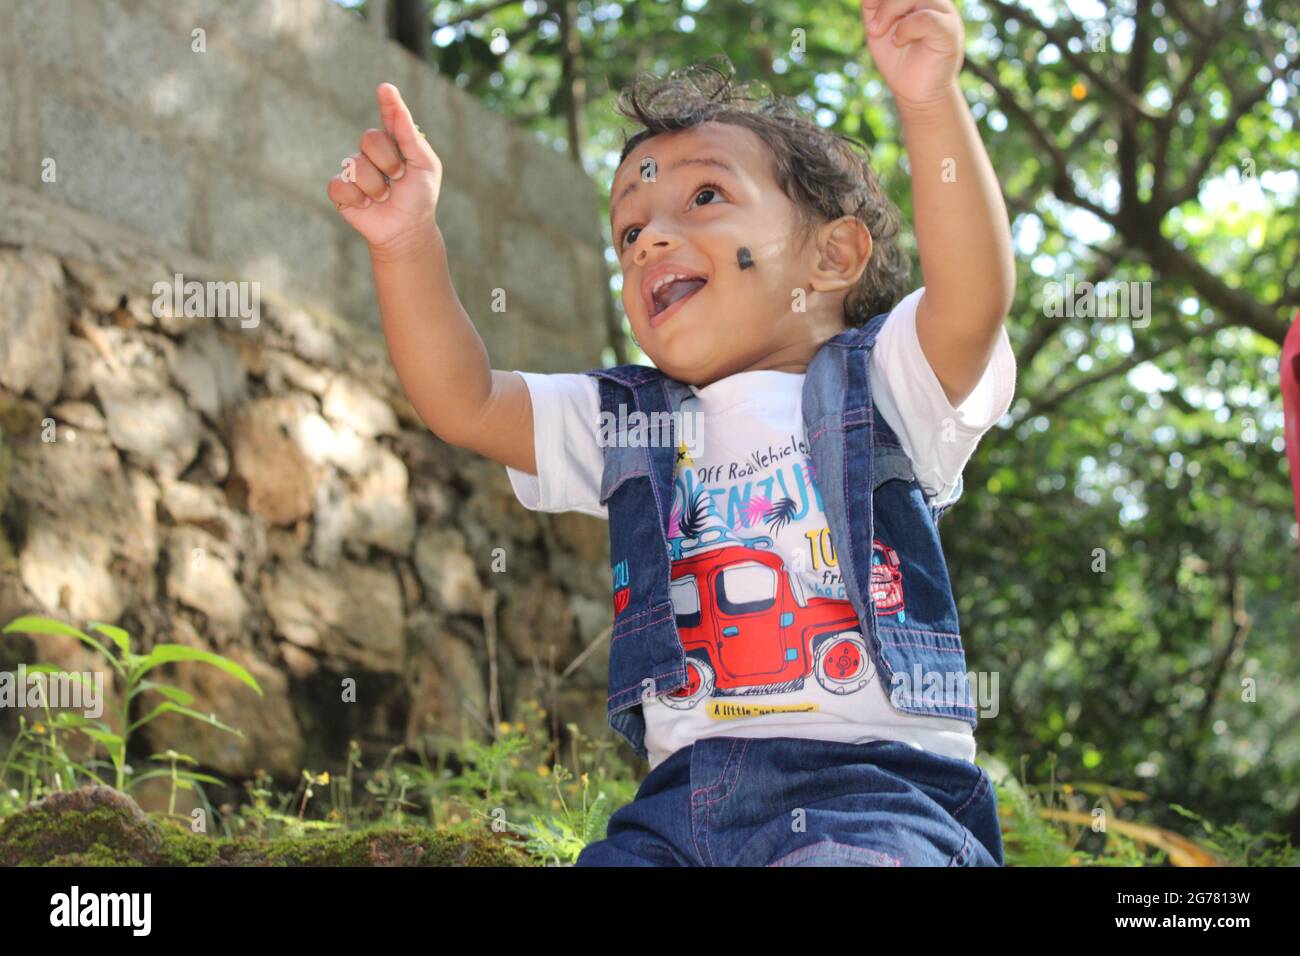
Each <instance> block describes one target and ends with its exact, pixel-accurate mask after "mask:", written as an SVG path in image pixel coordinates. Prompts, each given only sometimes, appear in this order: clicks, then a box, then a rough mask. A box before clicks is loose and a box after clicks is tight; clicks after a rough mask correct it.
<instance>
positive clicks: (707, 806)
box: [691, 738, 750, 866]
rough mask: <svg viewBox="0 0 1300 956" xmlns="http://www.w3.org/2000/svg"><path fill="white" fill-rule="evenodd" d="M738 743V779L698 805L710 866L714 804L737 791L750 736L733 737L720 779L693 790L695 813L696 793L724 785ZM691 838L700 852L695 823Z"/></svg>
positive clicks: (711, 860)
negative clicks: (713, 798) (714, 796)
mask: <svg viewBox="0 0 1300 956" xmlns="http://www.w3.org/2000/svg"><path fill="white" fill-rule="evenodd" d="M737 743H739V744H740V756H738V757H736V767H735V770H734V771H733V773H734V774H735V777H736V779H735V780H734V781H733V782H732V784H731V786H730V788H728V789H727V791H726V792H725V793H723V794H721V795H719V796H718V798H717V799H716V800H709V799H706V800H704V801H703V802H702V803H701V804H700V805H699V807H698V809H703V811H704V848H705V850H706V851H707V853H708V862H709V865H710V866H712V865H713V845H712V843H711V842H710V840H709V833H710V831H711V830H712V827H711V826H710V824H711V823H712V820H713V805H714V804H715V803H721V802H722V801H723V800H726V799H727V798H728V797H730V796H731V794H733V793H735V792H736V787H737V786H738V785H739V783H740V773H741V768H742V767H743V766H744V764H745V754H746V753H748V752H749V744H750V740H749V738H745V739H743V740H741V739H740V738H732V741H731V749H729V750H728V751H727V759H726V760H724V761H723V762H722V770H721V771H720V772H719V773H718V779H717V780H715V781H713V783H712V784H710V785H709V786H707V787H700V788H698V789H695V790H692V791H691V812H692V814H694V811H695V810H696V809H697V807H696V804H695V795H696V794H698V793H707V792H708V791H709V790H712V789H714V788H715V787H718V786H720V785H722V782H723V779H724V778H725V777H726V775H727V771H728V769H729V768H730V767H731V758H732V756H733V755H734V754H735V753H736V744H737ZM691 838H692V839H693V840H695V852H696V853H699V849H700V847H699V840H698V838H696V836H695V827H694V825H692V827H691ZM703 858H704V857H703V855H701V859H703Z"/></svg>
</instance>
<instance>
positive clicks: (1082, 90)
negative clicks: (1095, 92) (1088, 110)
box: [1070, 80, 1088, 100]
mask: <svg viewBox="0 0 1300 956" xmlns="http://www.w3.org/2000/svg"><path fill="white" fill-rule="evenodd" d="M1070 95H1071V96H1073V97H1074V98H1075V99H1076V100H1081V99H1083V98H1084V97H1085V96H1087V95H1088V88H1087V87H1086V86H1084V85H1083V84H1082V83H1081V82H1078V81H1077V80H1076V81H1075V84H1074V86H1072V87H1070Z"/></svg>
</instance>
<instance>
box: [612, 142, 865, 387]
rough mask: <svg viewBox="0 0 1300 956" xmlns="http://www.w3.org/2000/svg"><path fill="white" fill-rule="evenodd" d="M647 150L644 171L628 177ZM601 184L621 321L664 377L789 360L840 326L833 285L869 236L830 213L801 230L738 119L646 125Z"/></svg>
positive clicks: (792, 363)
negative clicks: (667, 127)
mask: <svg viewBox="0 0 1300 956" xmlns="http://www.w3.org/2000/svg"><path fill="white" fill-rule="evenodd" d="M647 159H652V160H653V161H654V163H653V167H652V168H653V170H654V179H653V180H652V181H645V180H643V178H642V172H641V171H642V165H643V162H644V161H645V160H647ZM610 195H611V197H612V199H611V204H610V220H611V229H612V233H611V234H612V236H613V238H614V245H615V249H616V250H617V252H618V255H619V263H620V265H621V267H622V270H623V306H624V308H625V310H626V311H627V316H628V321H629V323H630V324H631V326H632V332H633V334H634V335H635V336H636V340H637V342H638V343H639V344H640V346H641V349H642V350H643V351H644V352H645V353H646V355H648V356H649V357H650V358H651V359H652V360H653V361H654V363H655V365H656V366H658V368H659V369H661V370H662V371H663V372H665V373H666V374H668V375H670V376H672V377H673V378H675V379H678V380H679V381H682V382H686V383H688V384H692V385H698V386H704V385H708V384H710V383H711V382H714V381H716V380H717V379H719V378H723V377H724V376H727V375H732V374H735V373H736V372H742V371H750V370H754V369H776V370H780V371H791V372H801V371H804V370H805V369H806V368H807V365H808V362H809V360H810V359H811V358H812V356H813V354H814V353H815V352H816V351H817V348H818V347H819V346H820V345H821V344H822V342H824V341H826V339H828V338H830V337H831V336H833V335H834V334H835V333H837V332H839V331H840V330H842V329H843V328H844V318H843V301H844V295H845V293H846V292H847V290H848V288H849V286H850V285H851V284H852V283H853V282H854V281H855V280H856V279H857V278H858V277H859V276H861V274H862V271H863V269H865V267H866V263H867V260H868V259H869V258H870V254H871V238H870V235H869V233H868V232H867V230H866V228H865V227H864V226H862V225H861V223H859V222H857V220H854V219H852V218H851V217H844V218H843V219H841V220H837V221H836V222H834V223H828V224H826V225H823V226H821V227H819V229H818V230H817V231H816V234H815V235H812V236H808V237H806V238H805V237H804V236H803V234H802V233H801V231H800V225H799V218H798V215H797V213H798V210H797V209H796V207H795V204H794V202H793V201H792V200H791V199H790V198H789V197H788V196H787V195H786V194H785V192H784V191H782V189H781V187H780V185H779V184H778V183H777V180H776V176H775V172H774V170H773V160H772V154H771V152H770V150H769V149H768V148H767V146H766V145H765V144H764V143H763V141H762V140H761V139H760V138H759V137H758V136H757V135H756V134H755V133H754V132H752V131H751V130H749V129H746V128H745V127H743V126H737V125H735V124H731V123H717V122H707V123H701V124H699V125H697V126H693V127H691V128H689V129H685V130H678V131H675V132H671V133H660V134H658V135H655V136H652V137H649V138H648V139H646V140H645V141H644V142H642V143H640V144H638V145H637V147H636V148H635V149H634V150H632V152H630V153H629V154H628V155H627V157H626V158H625V159H624V161H623V163H622V165H621V166H620V167H619V169H618V172H617V173H616V174H615V176H614V184H613V187H612V189H611V192H610ZM741 250H748V253H747V254H746V253H745V252H742V251H741ZM746 259H748V261H749V262H750V263H751V264H749V265H748V266H747V267H746V266H744V265H743V263H744V262H745V261H746ZM799 289H802V290H803V293H802V294H801V295H800V294H797V293H796V290H799ZM800 307H802V310H801V309H800Z"/></svg>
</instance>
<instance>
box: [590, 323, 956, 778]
mask: <svg viewBox="0 0 1300 956" xmlns="http://www.w3.org/2000/svg"><path fill="white" fill-rule="evenodd" d="M886 318H888V314H887V313H886V314H883V315H878V316H876V317H875V318H873V319H872V320H871V321H870V322H868V323H867V324H866V325H865V326H864V327H860V328H849V329H845V330H844V331H842V332H840V333H839V334H838V335H836V336H835V337H834V338H832V339H830V340H828V341H827V342H825V343H824V344H823V345H822V346H821V348H820V349H818V351H817V353H816V355H814V356H813V359H812V361H811V362H810V363H809V365H808V369H807V372H806V373H805V378H804V384H803V420H804V428H805V435H806V440H807V442H808V445H809V448H810V451H811V458H812V462H813V466H814V468H815V473H816V479H815V481H816V486H817V489H818V491H819V492H820V496H821V500H822V506H823V509H824V511H825V515H826V519H827V526H828V527H829V529H830V535H831V539H832V542H833V544H834V550H835V554H836V559H837V560H838V563H839V570H840V573H841V577H842V580H843V581H844V585H845V590H846V592H847V596H848V599H849V601H850V602H851V604H852V606H853V609H854V610H855V611H856V612H857V617H858V624H859V626H860V629H861V634H862V635H863V636H864V637H865V639H866V641H865V642H866V645H867V650H868V653H869V654H870V657H871V660H872V663H873V664H874V665H875V667H876V673H877V674H879V675H881V680H882V681H883V682H884V686H885V687H886V688H889V699H890V702H891V704H892V706H893V707H895V708H896V709H897V710H899V711H902V712H904V713H908V714H917V715H924V716H932V717H948V718H956V719H961V720H965V721H966V722H967V723H968V724H970V726H971V728H972V729H974V728H975V726H976V724H977V718H976V709H975V707H974V706H973V705H972V700H971V695H970V687H969V680H968V675H967V672H966V658H965V653H964V651H963V649H962V643H961V637H960V634H959V633H958V624H957V607H956V602H955V601H954V600H953V595H952V587H951V584H950V583H949V579H948V568H947V565H946V563H945V561H944V557H943V550H942V547H941V545H940V543H939V533H938V521H939V518H940V517H941V516H942V514H943V512H944V511H945V510H946V509H947V508H948V507H949V506H950V505H951V504H952V503H953V502H954V501H955V500H956V498H957V497H958V496H960V494H961V490H962V489H961V483H960V480H959V482H958V485H957V488H956V491H955V493H954V494H953V496H952V497H950V498H949V499H947V500H946V501H945V502H944V503H943V504H936V503H934V502H933V501H932V500H931V499H930V498H929V497H928V496H927V495H926V493H925V491H924V490H923V489H922V488H921V486H920V484H919V483H918V482H917V480H916V478H915V476H914V473H913V470H912V463H911V460H910V459H909V458H908V456H907V454H906V453H905V452H904V451H903V449H902V446H901V445H900V443H899V440H898V436H897V435H896V434H895V433H894V431H893V429H891V428H890V427H889V425H888V423H887V422H885V420H884V419H883V418H878V417H877V416H876V415H875V409H874V405H873V403H872V398H871V388H870V382H869V379H868V375H867V370H868V368H869V363H870V358H871V349H872V347H873V346H874V345H875V341H876V336H877V334H878V333H879V331H880V328H881V326H882V325H883V324H884V322H885V319H886ZM585 374H588V375H592V376H595V377H596V379H597V384H598V386H599V390H600V405H601V412H602V416H612V418H608V417H606V420H607V421H615V420H617V421H620V422H622V421H626V420H627V418H626V416H627V415H630V414H631V413H632V412H634V411H639V412H642V413H643V414H644V415H646V416H653V415H655V414H657V413H665V412H667V413H675V412H678V411H679V410H680V409H681V405H682V402H683V401H684V400H685V399H688V398H691V397H692V392H691V391H690V388H689V386H687V385H686V384H684V383H682V382H679V381H677V380H676V379H673V378H670V377H669V376H667V375H665V374H664V373H663V372H661V371H659V370H658V369H656V368H652V367H650V366H645V365H620V366H616V367H614V368H608V369H589V370H587V372H586V373H585ZM665 419H666V424H667V425H668V426H669V427H668V431H669V433H670V435H671V437H670V438H669V439H668V440H666V441H660V442H658V443H657V444H656V443H648V444H645V445H644V446H642V445H641V444H640V443H638V444H637V445H634V444H632V443H631V442H630V441H627V440H626V439H625V438H624V437H623V435H622V433H620V436H619V439H618V440H617V441H616V442H613V443H610V442H603V444H604V471H603V474H602V479H601V487H600V501H601V503H602V504H603V505H604V506H605V507H606V509H607V511H608V514H609V539H610V562H611V566H612V570H613V592H614V593H613V603H614V627H613V631H612V634H611V645H610V656H609V699H608V705H607V710H608V719H609V725H610V727H611V728H612V729H613V730H614V731H615V732H616V733H618V734H619V735H620V736H622V737H623V738H624V739H626V740H627V741H628V743H629V744H631V745H632V747H633V749H634V750H635V751H636V752H637V754H638V755H639V756H641V757H646V756H647V751H646V748H645V743H644V741H645V719H644V717H643V715H642V711H641V703H642V701H643V700H646V699H649V698H650V697H652V696H656V695H660V694H665V693H672V692H674V691H678V690H680V689H681V688H683V687H684V686H685V685H686V684H687V670H686V655H685V652H684V649H683V645H682V641H681V639H680V637H679V635H678V625H677V620H676V615H675V613H674V607H673V603H672V600H671V597H670V592H669V589H670V579H671V571H672V554H673V548H672V545H671V544H669V541H668V537H669V531H668V529H669V525H670V513H671V511H672V507H673V482H674V478H675V471H674V464H675V461H676V457H677V444H678V436H677V435H676V429H675V428H673V425H674V424H675V419H676V416H675V415H670V416H663V415H662V414H661V416H660V419H659V421H665ZM866 489H871V494H866V493H865V490H866ZM882 545H884V547H882ZM891 549H892V552H891ZM873 553H874V557H873ZM882 553H888V554H891V558H890V561H891V562H892V569H891V567H885V568H879V567H877V568H876V572H873V566H875V565H877V564H879V563H880V555H881V554H882ZM892 555H896V558H894V557H893V556H892ZM895 570H898V571H901V575H897V578H899V579H901V585H902V594H901V595H899V596H900V597H901V598H903V599H905V602H906V613H905V614H902V613H898V611H899V607H897V606H896V607H894V610H893V611H892V612H891V610H890V607H891V605H890V602H888V601H877V600H876V598H875V595H874V593H873V592H874V591H875V590H876V588H874V587H873V573H877V572H883V574H884V575H885V576H886V577H888V575H890V574H894V573H895ZM881 605H884V606H881ZM782 624H784V618H783V619H782ZM785 637H786V635H784V634H783V635H782V638H783V639H784V638H785Z"/></svg>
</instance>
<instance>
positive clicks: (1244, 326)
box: [339, 0, 1300, 842]
mask: <svg viewBox="0 0 1300 956" xmlns="http://www.w3.org/2000/svg"><path fill="white" fill-rule="evenodd" d="M339 2H340V3H342V5H343V6H345V7H349V8H352V9H354V10H355V11H356V12H357V14H358V15H360V16H366V17H367V18H368V19H370V21H371V22H372V24H374V26H375V28H376V29H378V30H380V31H381V32H385V33H386V34H387V35H389V36H392V37H393V38H395V39H397V40H398V41H399V42H402V43H403V44H404V45H406V46H408V47H409V48H410V49H412V50H414V51H415V52H417V53H418V54H419V55H421V56H422V57H424V58H425V59H428V60H430V61H431V62H432V63H433V64H435V65H436V68H437V69H439V70H440V71H442V72H443V73H444V74H445V75H447V76H448V77H451V78H454V80H455V82H456V83H457V84H458V85H460V86H461V87H463V88H465V89H467V90H468V91H470V92H472V93H473V94H474V95H475V96H476V97H478V98H479V99H480V100H482V101H483V102H485V103H486V104H488V105H489V106H491V107H492V108H494V109H496V110H498V111H499V112H501V113H502V114H504V115H506V116H509V117H511V118H512V119H513V120H515V121H517V122H519V123H523V124H526V125H528V126H529V127H531V128H532V129H534V130H535V131H536V132H537V134H538V135H539V136H540V137H542V138H543V139H545V140H547V141H548V142H550V143H552V144H553V145H554V146H555V148H556V149H558V150H562V151H565V152H567V153H569V154H570V155H572V156H573V157H574V158H575V159H576V160H577V161H579V162H581V163H582V164H583V165H584V167H585V168H586V170H587V171H588V173H590V175H591V176H592V178H593V180H594V181H595V182H596V184H597V185H598V187H599V188H600V189H601V190H602V191H603V192H604V193H605V196H606V202H607V201H608V188H609V183H610V180H611V179H612V176H613V173H614V169H615V167H616V164H617V159H618V153H619V149H620V147H621V145H622V142H623V132H622V131H623V130H624V129H625V128H626V126H625V123H624V121H622V120H621V119H620V118H619V117H618V116H617V115H616V113H615V111H614V109H613V102H614V99H615V97H616V95H617V93H618V91H619V90H620V89H621V88H622V87H623V86H624V84H625V83H626V82H627V81H628V80H630V79H631V77H632V76H633V75H635V73H636V72H637V71H640V70H654V71H656V72H661V73H662V72H666V71H668V70H671V69H674V68H678V67H681V66H685V65H688V64H690V63H692V62H696V61H698V60H701V59H704V58H707V57H711V56H717V55H718V54H725V55H726V56H727V57H728V58H729V59H730V60H731V62H732V63H734V64H735V67H736V73H737V77H738V78H739V79H759V80H762V81H764V82H765V83H767V84H768V86H769V87H770V88H771V89H772V91H774V92H775V93H777V94H780V95H783V96H789V97H793V98H795V99H797V101H798V102H799V103H801V104H802V105H803V106H804V107H806V108H807V109H808V110H809V111H810V112H811V113H812V114H814V115H815V117H816V119H817V121H818V122H819V123H820V124H822V125H823V126H826V127H830V128H833V129H835V130H836V131H838V132H841V133H845V134H847V135H849V136H853V137H856V138H858V139H859V140H861V141H863V142H864V143H866V144H868V145H869V146H870V147H871V149H872V154H873V161H874V164H875V166H876V168H877V170H878V171H879V172H880V173H881V175H882V178H883V180H884V182H885V184H886V187H887V188H888V190H889V192H890V195H891V196H892V197H893V199H894V200H895V201H896V202H897V203H898V204H899V206H900V208H901V209H902V210H903V213H904V215H905V217H906V218H907V219H909V220H910V208H911V196H910V190H909V182H908V175H909V171H908V168H907V165H906V158H905V156H904V155H903V153H902V151H901V148H900V142H899V128H898V123H897V117H896V115H895V113H894V111H893V107H892V103H891V100H890V97H889V95H888V91H887V90H886V89H885V88H884V86H883V84H882V82H881V81H880V79H879V76H878V75H877V74H876V73H875V72H874V70H873V69H872V66H871V62H870V55H869V54H868V52H867V51H866V47H865V43H864V42H863V37H862V27H861V22H860V18H859V11H858V5H857V4H856V3H854V2H851V0H834V2H830V3H826V2H822V3H810V2H801V3H800V2H793V0H764V2H762V3H757V2H744V0H725V2H719V0H686V2H660V0H639V2H635V3H619V2H588V0H480V2H477V3H453V2H432V3H431V2H429V0H368V3H367V2H365V0H362V2H357V0H339ZM367 6H368V7H369V9H367ZM959 6H960V7H961V9H962V11H963V16H964V19H965V23H966V35H967V51H966V61H965V65H964V68H963V76H962V84H963V86H964V88H965V90H966V94H967V98H968V102H969V103H970V105H971V108H972V111H973V113H974V115H975V118H976V120H977V121H978V123H979V127H980V131H981V134H982V136H983V138H984V142H985V143H986V145H987V148H988V150H989V152H990V154H991V156H992V159H993V164H994V167H995V168H996V169H997V170H998V173H999V175H1000V177H1001V180H1002V184H1003V188H1004V191H1005V193H1006V197H1007V203H1008V207H1009V209H1010V211H1011V217H1012V221H1013V235H1014V237H1015V242H1016V248H1017V255H1018V275H1019V278H1020V282H1019V291H1018V294H1017V299H1016V304H1015V307H1014V309H1013V310H1012V313H1011V315H1010V318H1009V320H1008V325H1009V328H1010V332H1011V338H1012V342H1013V345H1014V348H1015V352H1016V355H1017V361H1018V384H1017V390H1016V400H1015V403H1014V404H1013V406H1012V408H1011V411H1010V412H1009V413H1008V415H1007V416H1006V417H1005V418H1004V419H1003V420H1002V421H1001V422H1000V423H999V425H998V427H996V428H994V429H993V430H992V431H991V432H990V433H989V434H988V435H987V436H986V438H985V439H984V441H983V443H982V444H981V446H980V449H979V451H978V452H977V454H976V455H975V457H974V459H973V460H972V461H971V463H970V465H969V466H968V467H967V470H966V474H965V488H966V491H965V496H964V499H963V502H962V504H961V506H960V507H957V508H954V509H953V510H952V511H951V512H950V513H949V515H948V516H947V517H946V518H945V519H944V526H943V538H944V545H945V550H946V552H947V555H948V559H949V564H950V569H951V571H952V574H953V579H954V585H955V589H956V592H957V595H958V600H959V606H960V612H961V617H962V622H963V632H964V634H965V640H966V643H967V647H968V648H969V650H970V653H971V666H972V667H977V668H978V669H979V670H980V671H983V672H996V673H997V674H998V678H999V687H998V690H999V704H1000V708H1001V711H1000V713H999V714H998V715H997V717H996V718H992V719H986V720H984V721H983V722H982V723H981V726H980V731H979V743H980V748H981V750H982V751H991V752H993V753H996V754H997V755H999V756H1000V757H1002V759H1004V760H1006V761H1007V762H1008V763H1010V764H1011V765H1012V766H1013V767H1018V766H1019V763H1020V761H1021V759H1022V758H1023V759H1024V760H1025V762H1026V763H1025V769H1026V772H1027V774H1028V775H1029V777H1030V779H1031V780H1042V779H1045V778H1046V776H1047V775H1048V774H1049V773H1050V772H1051V766H1052V764H1053V763H1055V764H1056V769H1055V773H1056V777H1057V779H1058V780H1064V781H1067V782H1071V783H1073V784H1076V785H1080V784H1083V785H1086V784H1087V783H1090V782H1092V783H1109V784H1114V785H1116V786H1123V787H1132V788H1135V789H1139V790H1142V791H1144V792H1145V793H1147V794H1148V795H1149V796H1150V797H1151V798H1152V799H1153V800H1154V801H1155V802H1156V804H1157V805H1166V804H1169V803H1180V804H1185V805H1188V806H1190V807H1193V808H1196V809H1197V810H1198V812H1200V813H1202V814H1203V815H1205V816H1206V817H1208V818H1209V819H1211V820H1215V821H1216V822H1220V823H1231V822H1238V823H1242V824H1244V825H1246V826H1247V827H1249V828H1251V829H1255V830H1259V829H1275V830H1282V831H1284V832H1287V833H1290V834H1291V835H1292V838H1293V839H1294V840H1296V841H1297V842H1300V687H1298V686H1297V683H1298V682H1297V677H1298V676H1300V642H1298V641H1297V638H1300V616H1298V615H1297V607H1298V602H1300V594H1298V593H1297V591H1298V588H1297V527H1296V523H1295V517H1294V511H1293V505H1292V499H1291V493H1290V488H1289V482H1288V474H1287V468H1286V462H1285V457H1284V447H1283V437H1282V436H1283V431H1282V410H1281V401H1280V393H1279V389H1278V369H1279V352H1280V345H1281V342H1282V339H1283V336H1284V335H1285V332H1286V329H1287V327H1288V325H1289V322H1290V319H1291V316H1293V315H1294V314H1295V313H1296V312H1297V310H1298V309H1300V223H1298V222H1297V212H1296V201H1297V194H1298V193H1300V174H1298V173H1297V169H1298V168H1300V115H1298V113H1297V104H1298V103H1300V35H1298V33H1297V23H1300V5H1298V4H1297V3H1296V2H1294V0H1286V2H1268V0H1164V2H1157V0H1126V2H1122V3H1101V2H1085V0H1070V2H1068V3H1066V2H1059V0H1020V2H1019V3H1010V2H1001V0H966V2H964V3H960V4H959ZM435 148H436V144H435ZM604 228H605V230H606V233H608V222H605V223H604ZM606 238H607V240H608V235H607V236H606ZM912 252H913V258H914V260H915V255H914V252H915V251H914V249H913V250H912ZM607 259H608V261H609V263H610V275H611V295H610V310H609V315H610V329H609V332H610V349H609V351H608V353H607V358H608V361H610V362H611V363H612V362H614V361H642V362H644V361H647V360H646V359H645V357H644V356H643V355H642V354H640V353H639V351H638V350H637V349H636V348H635V345H634V344H633V343H632V342H631V340H630V338H629V337H628V336H627V334H626V327H625V325H624V322H623V319H622V312H621V303H620V302H619V301H618V290H619V284H618V283H619V280H618V276H617V268H616V266H615V265H614V263H615V259H614V256H613V253H612V249H611V250H610V251H608V252H607ZM916 281H917V283H918V284H920V282H921V276H920V274H919V270H918V273H917V275H916ZM1070 281H1073V282H1075V283H1076V284H1077V283H1081V282H1083V281H1089V282H1093V283H1128V282H1149V283H1150V286H1149V289H1150V312H1149V315H1148V316H1147V317H1145V318H1137V317H1133V318H1115V317H1108V316H1100V317H1095V316H1079V315H1077V314H1076V315H1073V316H1071V315H1069V314H1060V313H1061V312H1062V310H1060V309H1054V308H1052V307H1051V306H1052V300H1053V297H1054V295H1055V292H1056V289H1057V288H1058V287H1059V285H1063V284H1065V283H1067V282H1070ZM1054 755H1055V756H1054ZM1155 822H1159V823H1162V824H1164V825H1168V826H1172V827H1175V828H1177V827H1179V826H1180V823H1181V821H1180V820H1179V819H1178V818H1177V817H1176V816H1175V815H1174V814H1173V813H1169V814H1168V815H1167V817H1166V818H1164V819H1159V820H1157V821H1155Z"/></svg>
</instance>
